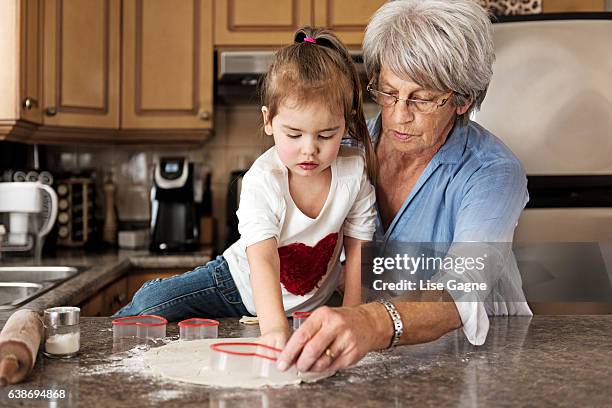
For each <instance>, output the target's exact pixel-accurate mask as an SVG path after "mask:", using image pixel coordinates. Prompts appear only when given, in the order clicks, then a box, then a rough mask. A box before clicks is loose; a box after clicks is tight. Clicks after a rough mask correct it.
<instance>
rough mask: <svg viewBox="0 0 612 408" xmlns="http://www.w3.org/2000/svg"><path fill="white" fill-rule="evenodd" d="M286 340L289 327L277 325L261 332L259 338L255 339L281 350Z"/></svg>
mask: <svg viewBox="0 0 612 408" xmlns="http://www.w3.org/2000/svg"><path fill="white" fill-rule="evenodd" d="M287 340H289V327H279V328H273V329H271V330H268V331H267V332H266V333H264V334H262V335H261V336H260V337H259V339H257V342H258V343H261V344H265V345H266V346H270V347H275V348H277V349H281V350H282V349H284V348H285V345H286V344H287Z"/></svg>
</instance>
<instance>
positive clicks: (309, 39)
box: [304, 37, 317, 44]
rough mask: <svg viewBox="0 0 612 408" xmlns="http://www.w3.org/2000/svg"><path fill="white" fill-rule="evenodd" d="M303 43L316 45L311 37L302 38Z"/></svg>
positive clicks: (315, 41)
mask: <svg viewBox="0 0 612 408" xmlns="http://www.w3.org/2000/svg"><path fill="white" fill-rule="evenodd" d="M304 41H306V42H309V43H312V44H316V43H317V40H315V39H314V38H312V37H304Z"/></svg>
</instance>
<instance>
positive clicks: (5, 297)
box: [0, 282, 45, 309]
mask: <svg viewBox="0 0 612 408" xmlns="http://www.w3.org/2000/svg"><path fill="white" fill-rule="evenodd" d="M44 290H45V289H44V285H43V284H40V283H32V282H0V309H14V308H16V307H18V306H19V305H21V304H23V303H25V302H27V301H28V300H30V299H33V298H35V297H36V296H38V295H39V294H40V293H42V292H43V291H44Z"/></svg>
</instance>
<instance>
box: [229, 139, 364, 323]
mask: <svg viewBox="0 0 612 408" xmlns="http://www.w3.org/2000/svg"><path fill="white" fill-rule="evenodd" d="M331 172H332V179H331V186H330V188H329V194H328V196H327V200H326V201H325V204H324V205H323V208H322V209H321V212H320V213H319V215H318V216H317V218H314V219H313V218H310V217H308V216H307V215H305V214H303V213H302V212H301V211H300V209H299V208H298V207H297V206H296V205H295V203H294V202H293V199H292V198H291V194H290V193H289V178H288V170H287V168H286V167H285V165H284V164H283V162H282V161H281V160H280V158H279V157H278V153H277V151H276V147H272V148H270V149H269V150H268V151H266V152H265V153H264V154H262V155H261V156H260V157H259V158H258V159H257V160H256V161H255V163H253V166H251V168H250V169H249V171H248V172H247V173H246V174H245V176H244V178H243V179H242V190H241V193H240V205H239V207H238V211H237V212H236V214H237V215H238V231H239V232H240V239H239V240H238V241H237V242H236V243H234V244H233V245H232V246H230V247H229V248H228V249H226V250H225V252H224V253H223V256H224V257H225V259H226V260H227V263H228V265H229V269H230V272H231V274H232V277H233V278H234V282H235V283H236V286H237V288H238V291H239V292H240V296H241V297H242V301H243V303H244V305H245V307H246V308H247V310H248V311H249V313H251V314H253V315H255V314H256V310H255V302H254V299H253V290H252V288H251V281H250V271H249V264H248V260H247V256H246V248H247V247H248V246H250V245H253V244H255V243H257V242H261V241H263V240H266V239H268V238H272V237H274V238H276V242H277V245H278V252H279V257H280V264H281V273H280V275H281V292H282V298H283V305H284V308H285V311H286V313H287V315H290V314H291V313H293V312H294V311H296V310H303V311H310V310H313V309H315V308H316V307H318V306H320V305H322V304H323V303H325V302H326V301H327V299H328V298H329V297H330V296H331V295H332V293H333V291H334V289H336V287H337V286H338V280H339V277H340V276H341V266H340V262H339V256H340V252H341V250H342V240H343V235H347V236H350V237H353V238H356V239H360V240H365V241H369V240H371V239H372V236H373V235H374V230H375V229H376V225H375V220H376V210H375V206H374V204H375V194H374V187H373V186H372V185H371V184H370V181H369V180H368V177H367V172H366V168H365V161H364V158H363V155H362V153H361V152H360V150H359V149H357V148H354V147H346V146H341V147H340V152H339V154H338V157H337V159H336V160H335V161H334V162H333V163H332V165H331Z"/></svg>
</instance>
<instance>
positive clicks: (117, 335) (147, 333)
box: [113, 315, 168, 341]
mask: <svg viewBox="0 0 612 408" xmlns="http://www.w3.org/2000/svg"><path fill="white" fill-rule="evenodd" d="M167 324H168V320H166V319H164V318H163V317H161V316H155V315H142V316H128V317H119V318H117V319H115V320H113V341H116V340H119V339H123V338H133V337H135V338H138V339H143V340H146V339H160V338H163V337H166V325H167Z"/></svg>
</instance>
